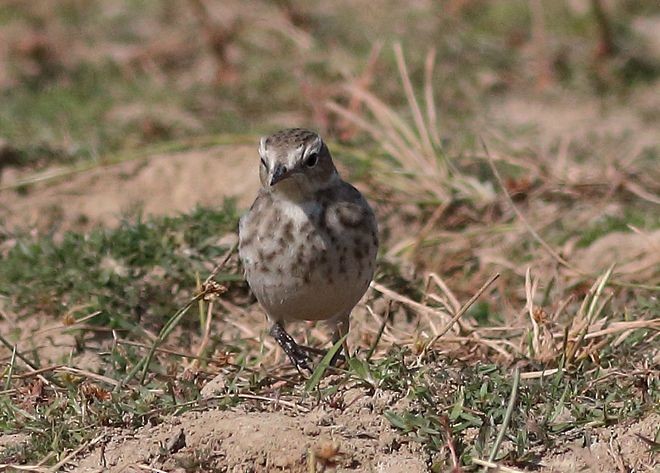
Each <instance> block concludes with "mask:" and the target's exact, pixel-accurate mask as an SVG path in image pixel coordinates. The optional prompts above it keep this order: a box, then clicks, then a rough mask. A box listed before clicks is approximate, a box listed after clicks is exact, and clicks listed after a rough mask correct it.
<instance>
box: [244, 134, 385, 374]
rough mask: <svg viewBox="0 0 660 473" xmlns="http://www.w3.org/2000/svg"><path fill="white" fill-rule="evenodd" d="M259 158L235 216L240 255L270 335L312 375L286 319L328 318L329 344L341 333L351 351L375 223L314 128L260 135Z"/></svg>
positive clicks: (372, 256)
mask: <svg viewBox="0 0 660 473" xmlns="http://www.w3.org/2000/svg"><path fill="white" fill-rule="evenodd" d="M259 158H260V163H259V177H260V181H261V188H260V189H259V191H258V193H257V196H256V198H255V200H254V203H253V204H252V206H251V207H250V209H249V211H248V212H247V213H246V214H245V215H243V216H242V217H241V219H240V221H239V232H238V233H239V238H238V241H239V243H238V253H239V258H240V260H241V263H242V265H243V268H244V271H245V279H246V280H247V283H248V285H249V287H250V289H251V290H252V292H253V293H254V295H255V296H256V298H257V301H258V302H259V304H260V305H261V307H262V308H263V309H264V311H265V312H266V316H267V319H268V320H269V322H270V324H271V325H270V331H269V333H270V335H271V336H272V337H273V338H274V339H275V340H276V341H277V343H278V344H279V345H280V347H281V348H282V350H283V351H284V352H285V353H286V355H287V356H288V358H289V359H290V360H291V362H292V364H293V365H294V366H295V368H296V369H297V370H298V371H299V372H301V373H302V372H303V371H305V372H307V373H311V372H312V370H311V368H310V365H309V363H310V359H309V357H308V356H307V353H306V352H307V351H308V350H309V349H308V348H306V347H303V346H301V345H299V344H298V343H297V342H296V341H295V340H294V339H293V338H292V337H291V336H290V335H289V333H288V332H287V331H286V325H287V323H288V322H295V321H326V322H327V323H328V324H329V325H330V327H331V328H333V329H334V331H333V337H332V340H333V343H337V342H338V341H339V340H341V339H342V338H343V339H344V343H343V345H342V348H343V349H344V352H345V354H346V356H348V355H349V353H348V349H347V346H346V344H345V338H344V337H345V336H346V335H347V334H348V331H349V327H350V314H351V311H352V310H353V308H354V307H355V305H356V304H357V303H358V302H359V301H360V299H361V298H362V296H363V295H364V294H365V292H366V290H367V288H368V287H369V284H370V283H371V281H372V279H373V276H374V271H375V268H376V256H377V252H378V224H377V222H376V217H375V214H374V212H373V210H372V208H371V206H370V205H369V203H368V202H367V200H366V199H365V198H364V197H363V196H362V194H361V193H360V192H359V191H358V190H357V189H356V188H355V187H353V186H352V185H351V184H349V183H348V182H346V181H344V180H342V179H341V177H340V175H339V173H338V171H337V168H336V167H335V165H334V163H333V160H332V156H331V154H330V151H329V149H328V146H327V145H326V143H325V142H324V141H323V140H322V139H321V137H320V136H319V134H318V133H316V132H315V131H312V130H308V129H304V128H289V129H284V130H280V131H278V132H276V133H274V134H272V135H270V136H265V137H262V138H261V139H260V143H259ZM338 354H339V351H338V352H337V355H338ZM337 359H338V356H335V357H334V359H333V362H334V361H336V360H337Z"/></svg>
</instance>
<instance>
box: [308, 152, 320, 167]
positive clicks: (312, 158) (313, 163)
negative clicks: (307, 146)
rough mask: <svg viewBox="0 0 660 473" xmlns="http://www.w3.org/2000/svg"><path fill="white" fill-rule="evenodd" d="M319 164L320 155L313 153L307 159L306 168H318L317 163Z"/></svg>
mask: <svg viewBox="0 0 660 473" xmlns="http://www.w3.org/2000/svg"><path fill="white" fill-rule="evenodd" d="M318 162H319V154H318V153H312V154H310V155H309V156H307V159H305V166H307V167H308V168H313V167H314V166H316V163H318Z"/></svg>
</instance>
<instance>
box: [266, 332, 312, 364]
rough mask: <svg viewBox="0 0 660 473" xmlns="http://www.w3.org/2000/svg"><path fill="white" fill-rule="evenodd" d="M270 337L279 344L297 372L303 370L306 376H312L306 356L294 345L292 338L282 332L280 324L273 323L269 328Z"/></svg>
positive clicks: (298, 346)
mask: <svg viewBox="0 0 660 473" xmlns="http://www.w3.org/2000/svg"><path fill="white" fill-rule="evenodd" d="M270 336H271V337H273V338H274V339H275V340H276V341H277V343H279V344H280V346H281V347H282V350H284V353H286V355H287V356H288V357H289V359H290V360H291V363H293V365H294V366H295V367H296V369H297V370H298V371H299V372H302V370H305V371H306V372H307V373H308V374H312V369H311V368H310V367H309V364H308V363H307V362H308V361H309V358H308V357H307V354H305V351H304V350H303V349H302V348H301V347H300V345H298V344H297V343H296V341H295V340H294V339H293V337H291V335H289V334H288V333H287V331H286V330H284V327H283V326H282V324H281V323H280V322H275V323H274V324H273V326H272V327H271V328H270Z"/></svg>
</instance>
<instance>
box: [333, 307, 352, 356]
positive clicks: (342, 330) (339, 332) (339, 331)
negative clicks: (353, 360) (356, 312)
mask: <svg viewBox="0 0 660 473" xmlns="http://www.w3.org/2000/svg"><path fill="white" fill-rule="evenodd" d="M349 315H350V314H349ZM349 315H346V316H344V317H342V318H340V319H339V320H338V321H337V325H336V327H335V332H334V333H333V335H332V344H333V345H334V344H336V343H337V342H338V341H339V340H341V338H342V337H343V336H344V335H346V334H347V333H348V329H349V327H350V320H349ZM342 348H343V351H344V355H345V356H342V354H341V352H342V350H341V349H340V350H337V353H335V356H333V357H332V360H330V366H336V364H337V362H338V361H344V360H345V359H348V358H350V354H349V352H348V343H346V340H344V343H342Z"/></svg>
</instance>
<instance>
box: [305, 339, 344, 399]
mask: <svg viewBox="0 0 660 473" xmlns="http://www.w3.org/2000/svg"><path fill="white" fill-rule="evenodd" d="M347 336H348V334H346V335H344V336H343V337H341V338H340V339H339V340H338V341H337V343H335V344H334V345H333V346H332V348H330V350H328V353H326V354H325V356H324V357H323V359H322V360H321V363H319V365H318V366H317V367H316V369H315V370H314V373H312V376H311V377H310V378H309V379H308V380H307V382H306V383H305V391H307V392H311V391H313V390H314V389H316V387H317V386H318V384H319V383H320V382H321V378H323V375H324V374H325V371H326V370H327V369H328V367H329V366H330V361H331V360H332V358H333V357H334V356H335V354H337V352H338V351H339V350H340V349H341V347H342V344H343V343H344V342H345V341H346V337H347Z"/></svg>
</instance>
